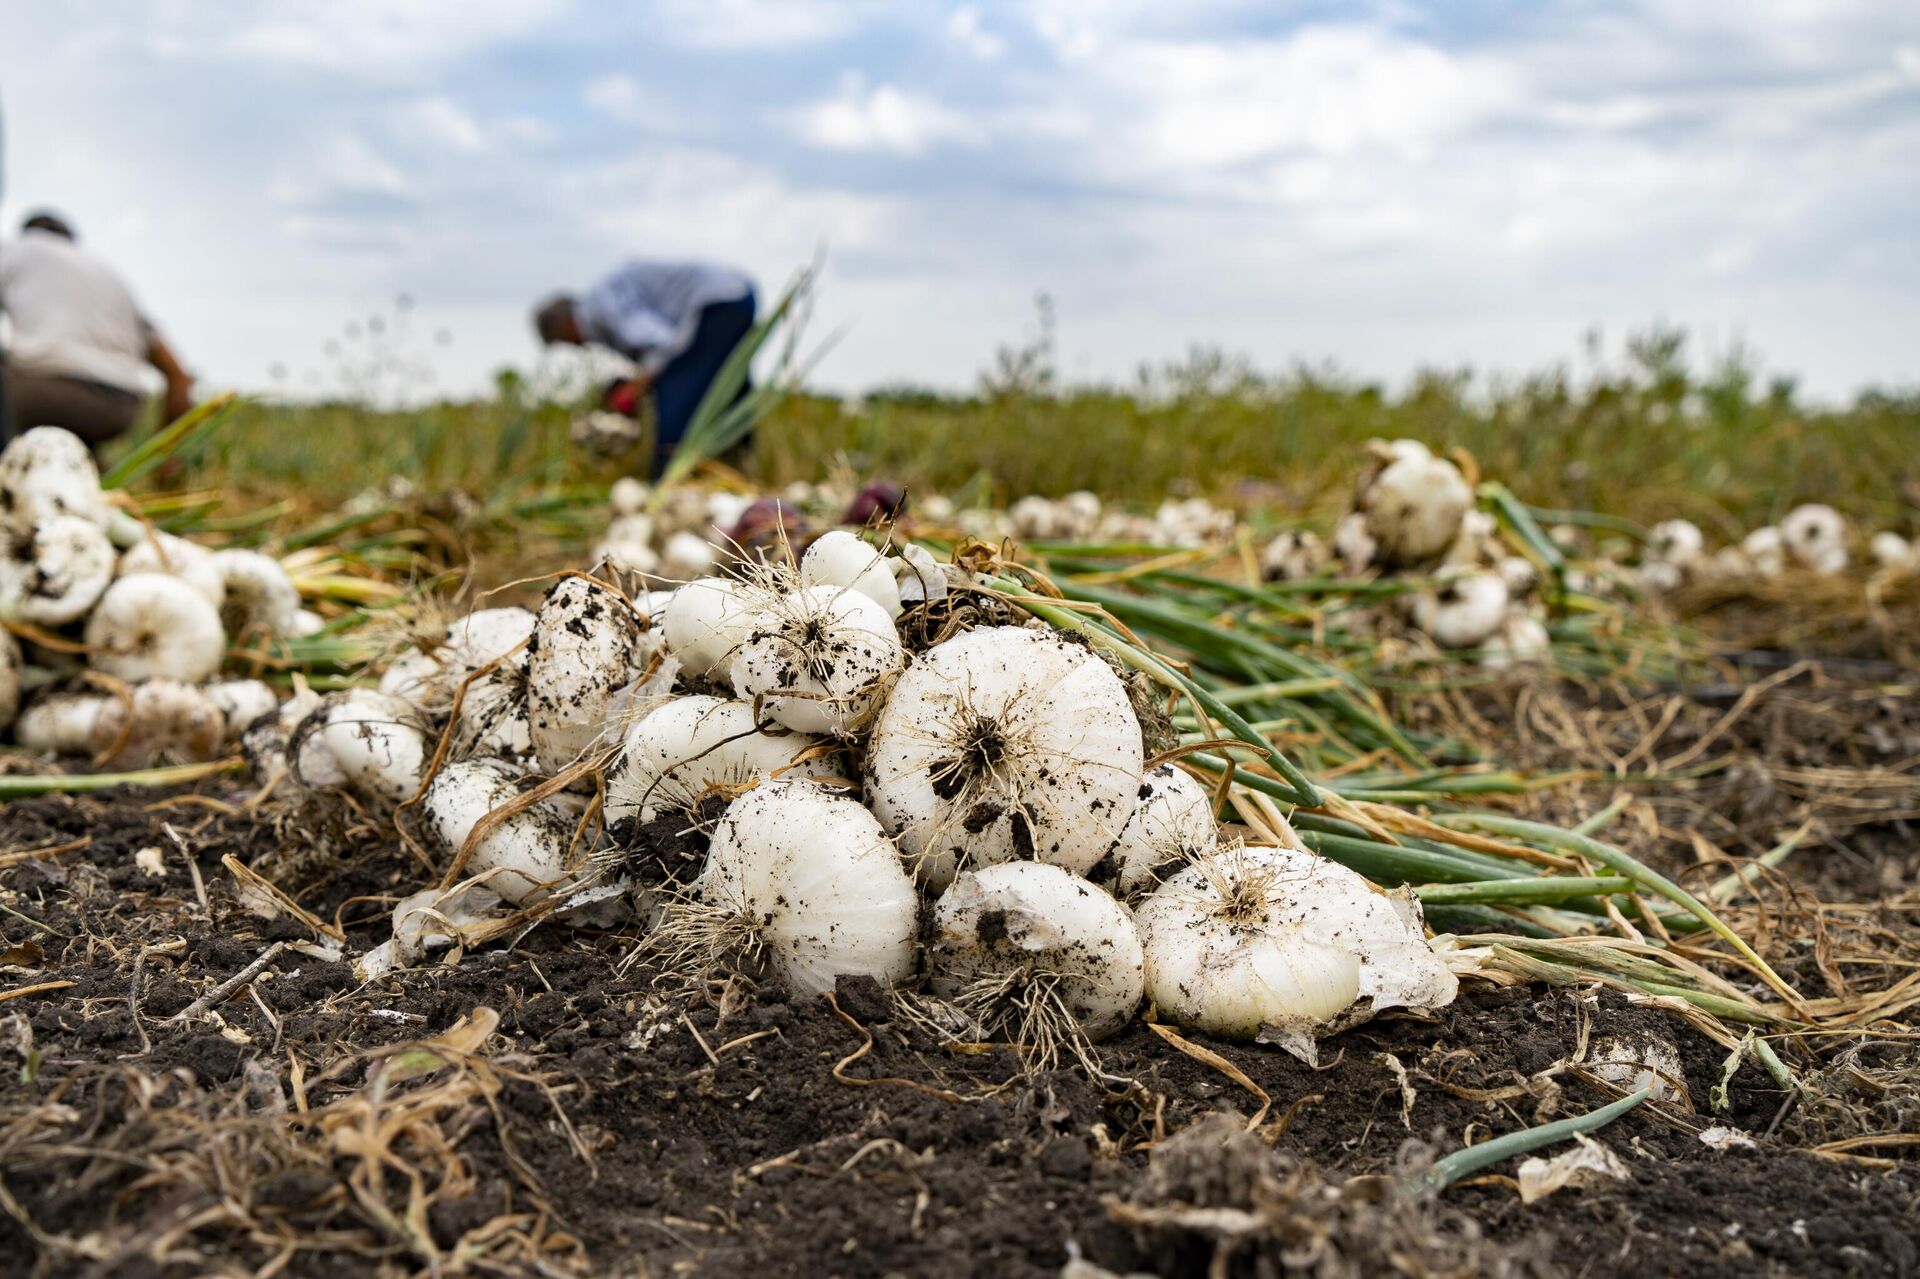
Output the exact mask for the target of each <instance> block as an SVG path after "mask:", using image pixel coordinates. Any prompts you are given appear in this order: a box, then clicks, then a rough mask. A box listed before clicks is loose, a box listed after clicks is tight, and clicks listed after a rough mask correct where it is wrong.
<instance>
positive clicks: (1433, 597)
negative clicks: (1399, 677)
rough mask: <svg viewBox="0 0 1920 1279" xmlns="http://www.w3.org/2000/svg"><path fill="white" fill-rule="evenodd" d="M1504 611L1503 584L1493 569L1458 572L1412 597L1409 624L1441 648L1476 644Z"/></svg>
mask: <svg viewBox="0 0 1920 1279" xmlns="http://www.w3.org/2000/svg"><path fill="white" fill-rule="evenodd" d="M1506 612H1507V584H1506V583H1505V582H1504V581H1502V580H1501V579H1500V575H1499V574H1497V573H1462V574H1460V575H1459V576H1457V577H1453V578H1449V579H1448V580H1446V581H1444V582H1442V583H1440V584H1439V585H1438V586H1437V587H1435V588H1434V589H1433V590H1431V591H1423V592H1421V593H1420V594H1419V595H1416V596H1415V597H1414V599H1413V624H1414V625H1415V626H1418V627H1419V628H1420V629H1421V630H1423V631H1425V632H1426V633H1427V634H1428V635H1429V636H1430V637H1432V639H1433V642H1434V643H1436V644H1438V645H1440V646H1441V647H1442V648H1478V647H1479V646H1480V645H1482V644H1484V643H1486V642H1487V641H1488V640H1490V639H1492V638H1493V636H1494V634H1495V633H1496V632H1497V631H1499V629H1500V623H1501V621H1502V620H1503V619H1504V618H1505V616H1506Z"/></svg>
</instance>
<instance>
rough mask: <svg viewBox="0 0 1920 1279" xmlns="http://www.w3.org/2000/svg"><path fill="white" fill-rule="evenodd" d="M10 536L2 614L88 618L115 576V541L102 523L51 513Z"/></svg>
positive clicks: (2, 565)
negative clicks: (104, 530) (109, 539)
mask: <svg viewBox="0 0 1920 1279" xmlns="http://www.w3.org/2000/svg"><path fill="white" fill-rule="evenodd" d="M6 541H7V542H8V545H7V546H6V547H5V548H4V550H5V555H4V558H3V559H0V615H4V616H8V617H11V618H13V619H15V620H17V621H22V622H31V623H33V624H34V625H36V626H65V625H67V623H69V622H75V621H78V620H79V619H81V618H82V617H85V616H86V615H87V611H88V610H89V609H91V608H92V607H93V606H94V604H95V603H96V602H98V600H99V599H100V596H101V594H102V593H103V592H105V590H106V589H107V583H109V582H111V581H112V580H113V569H114V561H115V557H114V550H113V543H112V542H110V541H108V540H107V535H106V533H104V532H103V531H102V530H101V528H100V526H99V525H98V524H95V523H92V522H91V521H89V520H84V519H81V518H80V517H79V516H76V515H49V516H46V517H45V518H43V519H39V520H35V521H34V522H33V523H32V524H30V525H24V526H21V527H20V528H19V529H18V530H17V531H16V532H14V533H13V534H11V535H10V536H9V537H8V538H7V539H6Z"/></svg>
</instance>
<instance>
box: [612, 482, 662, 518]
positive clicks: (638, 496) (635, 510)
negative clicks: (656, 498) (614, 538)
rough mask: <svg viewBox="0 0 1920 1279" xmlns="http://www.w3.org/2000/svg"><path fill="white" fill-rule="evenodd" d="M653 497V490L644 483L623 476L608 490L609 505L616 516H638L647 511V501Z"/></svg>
mask: <svg viewBox="0 0 1920 1279" xmlns="http://www.w3.org/2000/svg"><path fill="white" fill-rule="evenodd" d="M651 496H653V490H652V489H650V488H649V487H648V486H647V485H646V483H645V482H644V481H642V480H637V479H635V478H634V477H633V476H631V475H623V476H621V477H620V478H619V479H617V480H615V481H614V482H613V487H612V488H611V489H609V490H607V505H608V506H609V507H611V508H613V513H614V514H615V515H638V514H640V513H641V512H642V511H644V510H646V509H647V499H648V498H649V497H651Z"/></svg>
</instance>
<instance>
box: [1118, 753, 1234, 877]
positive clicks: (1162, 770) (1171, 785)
mask: <svg viewBox="0 0 1920 1279" xmlns="http://www.w3.org/2000/svg"><path fill="white" fill-rule="evenodd" d="M1219 839H1220V826H1219V823H1218V822H1216V821H1215V820H1214V818H1213V796H1212V795H1210V794H1209V793H1208V792H1207V788H1206V787H1204V786H1202V785H1201V784H1200V783H1199V782H1198V781H1196V780H1194V778H1193V777H1192V776H1191V775H1190V774H1188V773H1184V772H1182V771H1181V770H1180V769H1179V768H1177V767H1176V766H1174V765H1172V764H1162V765H1160V766H1159V767H1158V768H1156V769H1154V770H1153V771H1152V772H1150V773H1148V774H1147V775H1146V777H1145V779H1144V780H1143V781H1142V782H1141V783H1140V805H1139V807H1138V808H1136V809H1134V812H1133V816H1132V817H1130V818H1128V819H1127V824H1126V826H1124V827H1123V828H1121V831H1120V839H1119V841H1118V842H1117V843H1116V844H1114V846H1113V851H1112V852H1111V853H1109V854H1107V859H1108V861H1107V864H1108V865H1111V866H1112V868H1113V883H1114V888H1115V890H1116V895H1117V896H1119V897H1120V898H1122V899H1123V900H1127V901H1131V900H1132V899H1133V897H1134V895H1136V894H1138V893H1142V892H1145V891H1147V890H1148V889H1150V888H1152V887H1153V886H1154V885H1155V884H1158V883H1159V882H1160V880H1161V879H1162V878H1164V877H1165V875H1167V874H1169V873H1171V872H1172V871H1173V870H1175V869H1177V868H1178V867H1180V866H1182V865H1184V864H1185V863H1187V862H1188V861H1191V860H1193V859H1194V858H1195V857H1199V856H1204V855H1206V854H1207V853H1210V852H1212V851H1213V846H1214V845H1215V844H1216V843H1217V842H1219Z"/></svg>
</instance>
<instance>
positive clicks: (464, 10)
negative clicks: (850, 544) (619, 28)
mask: <svg viewBox="0 0 1920 1279" xmlns="http://www.w3.org/2000/svg"><path fill="white" fill-rule="evenodd" d="M560 8H561V0H461V3H458V4H446V3H441V2H440V0H328V3H326V4H318V5H308V6H300V7H298V8H294V7H291V6H287V7H279V8H277V9H275V10H274V11H272V12H271V13H268V14H266V15H264V16H260V15H249V16H248V17H246V18H243V19H242V20H241V22H240V23H239V25H238V26H237V27H236V26H232V25H230V23H231V20H230V19H229V18H227V17H226V16H225V15H216V14H214V13H213V12H212V11H211V10H210V9H199V10H196V9H174V10H171V11H170V12H169V17H170V18H171V19H172V21H173V23H174V27H175V29H173V30H168V29H167V28H165V27H162V28H160V29H159V30H158V31H157V32H156V33H155V34H156V37H157V38H166V37H171V38H173V40H174V42H175V44H176V46H178V45H180V44H183V43H184V44H185V45H186V47H188V48H191V47H193V46H192V44H191V43H190V41H191V40H192V39H193V38H194V37H196V36H197V37H199V38H200V39H203V40H205V41H206V44H207V47H212V48H217V49H220V50H224V51H226V52H229V53H232V54H237V55H240V56H242V57H245V58H249V59H268V60H271V61H276V62H283V63H287V64H289V65H293V66H299V67H307V68H311V69H314V70H320V71H327V72H333V73H339V74H347V75H364V76H373V77H385V76H391V75H394V74H396V73H405V72H408V71H414V70H418V69H419V68H422V67H424V66H428V65H432V64H435V63H441V62H445V61H447V60H449V59H452V58H457V57H459V56H460V55H462V54H465V53H468V52H471V51H472V50H475V49H482V48H488V47H492V46H497V45H499V44H501V43H504V42H507V41H511V40H513V39H516V38H518V37H521V36H524V35H526V34H528V33H530V32H533V31H538V30H540V29H541V28H542V27H545V26H548V25H549V24H551V23H552V22H553V21H554V20H555V18H556V16H557V15H558V13H559V10H560Z"/></svg>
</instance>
